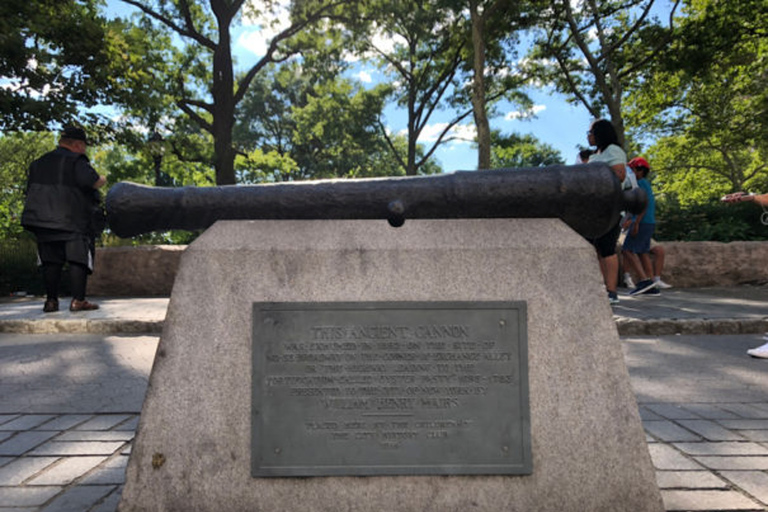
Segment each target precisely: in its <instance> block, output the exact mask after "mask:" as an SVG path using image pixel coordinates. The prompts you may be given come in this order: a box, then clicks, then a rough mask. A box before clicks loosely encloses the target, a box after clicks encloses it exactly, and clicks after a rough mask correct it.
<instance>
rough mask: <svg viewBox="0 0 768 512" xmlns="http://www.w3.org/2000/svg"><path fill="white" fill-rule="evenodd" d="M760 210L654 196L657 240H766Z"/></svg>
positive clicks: (766, 236) (755, 207) (741, 204)
mask: <svg viewBox="0 0 768 512" xmlns="http://www.w3.org/2000/svg"><path fill="white" fill-rule="evenodd" d="M761 214H762V211H761V210H760V208H759V207H757V206H755V205H754V204H752V203H737V204H728V205H726V204H724V203H720V202H717V201H710V202H706V203H697V204H688V205H682V204H680V203H679V202H678V201H676V200H675V199H674V198H666V197H657V202H656V219H657V224H656V238H657V239H658V240H677V241H712V242H732V241H735V240H768V228H767V227H766V226H764V225H763V224H762V223H761V222H760V217H761Z"/></svg>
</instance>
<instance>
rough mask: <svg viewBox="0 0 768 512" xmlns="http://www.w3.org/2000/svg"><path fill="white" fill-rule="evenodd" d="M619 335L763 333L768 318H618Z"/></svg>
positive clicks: (766, 330)
mask: <svg viewBox="0 0 768 512" xmlns="http://www.w3.org/2000/svg"><path fill="white" fill-rule="evenodd" d="M615 321H616V328H617V329H618V331H619V336H648V335H652V336H665V335H671V334H691V335H696V334H721V335H722V334H726V335H727V334H762V333H764V332H768V318H739V319H733V318H686V319H679V318H659V319H648V320H638V319H636V318H617V319H615Z"/></svg>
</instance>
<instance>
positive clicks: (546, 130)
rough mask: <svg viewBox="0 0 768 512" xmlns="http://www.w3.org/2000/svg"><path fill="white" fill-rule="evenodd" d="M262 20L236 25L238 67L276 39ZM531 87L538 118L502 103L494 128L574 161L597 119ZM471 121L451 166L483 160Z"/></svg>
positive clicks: (391, 117)
mask: <svg viewBox="0 0 768 512" xmlns="http://www.w3.org/2000/svg"><path fill="white" fill-rule="evenodd" d="M107 4H108V13H109V14H111V15H120V16H126V15H127V14H129V13H131V12H135V11H134V10H133V8H132V7H130V6H127V5H126V4H124V3H122V2H120V0H108V2H107ZM275 16H276V17H277V18H278V19H287V16H281V15H280V14H279V13H277V14H276V15H275ZM256 23H258V22H249V21H248V20H246V21H245V22H244V23H243V24H242V25H241V26H238V27H235V28H234V30H233V33H232V36H233V37H232V40H233V41H234V45H233V48H232V50H233V54H234V55H235V57H236V59H237V62H238V71H244V70H246V69H248V67H249V66H250V65H252V64H253V63H255V62H256V61H257V60H258V59H259V57H261V56H262V55H263V54H264V50H265V47H266V46H265V41H268V40H269V39H270V38H269V32H271V30H270V29H262V28H261V27H260V26H259V25H258V24H256ZM351 77H354V78H358V79H360V80H361V82H362V83H363V85H364V86H369V87H372V86H373V85H375V83H376V81H377V80H383V79H384V77H383V75H382V74H380V73H379V71H378V70H377V69H376V68H375V67H374V66H373V65H366V64H365V63H356V64H355V68H354V70H353V72H352V73H351ZM526 92H527V93H528V95H529V96H530V98H531V100H532V101H533V104H534V105H535V106H534V109H533V110H534V113H535V115H534V116H533V118H528V119H520V118H519V116H517V115H516V111H515V110H513V109H512V107H511V106H509V105H504V104H502V105H501V108H500V109H499V111H500V115H499V116H497V117H494V118H491V120H490V123H491V129H496V130H500V131H501V133H502V134H510V133H512V132H517V133H520V134H532V135H534V136H536V137H537V138H538V139H539V140H540V141H542V142H545V143H547V144H549V145H551V146H552V147H554V148H555V149H557V150H559V151H560V153H561V155H562V157H563V158H564V160H565V161H566V163H574V162H575V161H576V156H577V153H578V146H579V145H581V146H585V145H586V131H587V129H588V128H589V124H590V122H591V121H592V119H591V117H590V115H589V114H588V112H587V111H586V109H585V108H584V107H582V106H577V105H572V104H569V103H567V102H566V100H565V97H564V96H563V95H561V94H558V93H556V92H554V91H552V90H549V89H546V88H529V89H528V90H527V91H526ZM384 115H385V123H386V125H387V127H388V128H389V129H390V131H391V132H394V133H398V132H401V131H403V130H404V129H405V127H406V115H405V112H403V111H402V110H398V109H397V108H396V107H395V106H389V107H387V108H386V110H385V112H384ZM453 115H454V113H453V112H441V111H436V112H435V114H433V116H432V118H431V119H430V125H429V126H428V127H427V128H426V129H425V130H424V132H423V133H422V138H421V139H420V140H419V142H421V143H424V144H425V145H427V146H429V147H431V141H434V140H435V139H436V137H437V135H438V134H439V133H440V131H441V129H442V128H443V127H444V126H445V124H444V123H447V122H449V121H450V119H451V118H452V117H453ZM441 123H442V124H441ZM465 125H466V126H465V127H464V128H463V129H462V130H461V133H462V135H467V134H468V138H469V139H470V140H466V141H462V140H456V141H452V142H449V143H446V144H443V145H441V146H440V148H438V150H437V151H436V152H435V154H434V157H435V158H436V159H437V160H438V162H439V164H440V166H441V167H442V168H443V170H444V171H445V172H451V171H456V170H472V169H475V168H476V166H477V150H476V149H475V148H474V147H473V144H472V142H471V137H472V135H473V134H474V127H473V123H472V118H471V116H469V117H468V118H466V121H465Z"/></svg>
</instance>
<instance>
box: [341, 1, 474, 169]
mask: <svg viewBox="0 0 768 512" xmlns="http://www.w3.org/2000/svg"><path fill="white" fill-rule="evenodd" d="M452 7H453V6H452V5H451V2H450V1H443V0H440V1H433V2H422V1H418V0H403V1H399V2H391V1H389V0H376V1H372V2H370V3H368V5H367V11H366V14H367V18H366V20H367V21H368V23H367V24H364V25H360V26H357V27H356V29H357V30H358V32H357V36H358V47H359V51H360V52H361V53H363V54H367V55H370V56H371V57H369V58H370V59H371V60H373V61H374V62H376V63H377V64H378V65H379V67H380V68H381V69H383V70H384V73H385V74H387V76H389V77H390V80H391V81H392V82H393V83H396V84H397V85H398V86H397V87H393V88H392V89H391V92H392V95H393V96H392V97H393V99H394V101H395V103H396V104H397V105H398V106H399V107H400V108H403V109H404V110H405V112H406V116H407V121H406V122H407V127H406V135H405V136H406V142H407V151H405V152H401V151H399V150H398V147H397V145H396V144H395V141H394V140H393V138H392V137H391V136H390V134H389V133H388V132H387V131H386V128H385V127H384V124H383V122H381V131H382V133H383V135H384V136H385V138H386V140H387V142H388V145H389V148H390V150H391V152H392V154H393V155H394V156H395V157H396V158H397V159H398V161H399V162H400V166H401V167H402V168H403V170H404V171H405V174H406V175H415V174H418V173H419V172H420V168H421V167H422V166H423V165H425V164H426V163H427V162H428V161H429V159H430V158H431V157H432V154H433V153H434V151H435V150H436V149H437V147H438V146H439V145H440V144H443V143H445V142H449V141H450V140H453V137H452V136H450V135H449V131H450V130H451V128H453V127H454V126H456V125H458V124H459V123H460V122H461V121H462V120H464V119H465V118H466V117H468V116H469V115H470V114H471V113H472V110H471V109H467V108H466V107H464V109H463V111H461V112H459V113H458V114H456V115H455V116H454V117H453V119H451V120H450V121H449V122H448V123H446V124H445V126H444V127H443V129H442V130H441V133H440V134H439V135H438V136H437V139H436V140H435V141H434V142H433V143H432V144H431V145H430V146H429V147H428V148H427V149H426V152H425V153H424V154H423V155H419V148H418V140H419V138H420V137H421V135H422V133H423V132H424V129H425V128H426V127H427V125H428V124H429V122H430V120H431V119H432V115H433V114H434V112H435V111H436V110H438V109H444V108H448V107H449V106H450V105H451V103H450V100H451V97H450V92H451V91H452V90H460V89H461V81H460V77H461V74H460V71H461V65H462V63H463V62H464V60H465V58H466V44H467V39H466V37H465V36H464V33H463V32H462V31H463V30H464V21H463V20H462V19H461V18H460V17H458V16H456V14H455V12H454V11H453V10H452ZM385 41H386V42H388V43H389V45H385V44H384V42H385Z"/></svg>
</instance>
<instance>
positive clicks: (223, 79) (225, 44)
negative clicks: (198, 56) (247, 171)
mask: <svg viewBox="0 0 768 512" xmlns="http://www.w3.org/2000/svg"><path fill="white" fill-rule="evenodd" d="M215 11H216V10H215ZM216 14H217V22H218V26H219V41H218V44H217V45H216V50H215V51H214V54H213V88H212V91H211V92H212V95H213V104H214V108H213V123H212V126H213V133H212V134H211V135H213V151H214V167H215V169H216V184H217V185H234V184H235V150H234V148H233V147H232V130H233V128H234V125H235V87H234V85H235V81H234V71H233V64H232V47H231V43H232V41H231V36H230V33H229V25H230V23H231V22H232V19H231V16H229V13H223V14H222V13H221V11H218V12H216Z"/></svg>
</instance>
